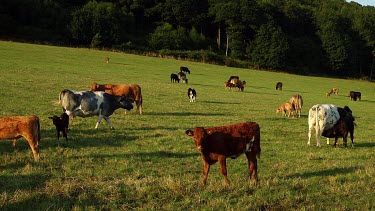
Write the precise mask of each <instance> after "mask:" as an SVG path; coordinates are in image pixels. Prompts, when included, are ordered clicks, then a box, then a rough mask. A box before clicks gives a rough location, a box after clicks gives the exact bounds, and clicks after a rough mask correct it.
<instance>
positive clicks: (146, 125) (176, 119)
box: [0, 41, 375, 210]
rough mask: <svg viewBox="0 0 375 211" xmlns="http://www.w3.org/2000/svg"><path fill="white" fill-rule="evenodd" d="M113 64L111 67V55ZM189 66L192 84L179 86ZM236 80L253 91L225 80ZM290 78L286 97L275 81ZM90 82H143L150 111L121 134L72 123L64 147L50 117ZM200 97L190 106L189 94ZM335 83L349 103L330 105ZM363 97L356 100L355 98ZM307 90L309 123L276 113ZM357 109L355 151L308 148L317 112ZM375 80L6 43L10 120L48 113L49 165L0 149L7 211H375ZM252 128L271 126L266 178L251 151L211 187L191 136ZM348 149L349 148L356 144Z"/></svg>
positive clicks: (8, 146) (2, 90)
mask: <svg viewBox="0 0 375 211" xmlns="http://www.w3.org/2000/svg"><path fill="white" fill-rule="evenodd" d="M106 57H109V58H110V63H109V64H107V63H105V58H106ZM180 66H187V67H189V69H190V71H191V74H190V75H187V78H188V79H189V84H181V83H180V84H178V83H171V82H170V74H171V73H177V72H178V70H179V67H180ZM231 75H238V76H240V79H241V80H245V81H246V82H247V86H246V87H245V90H244V92H238V91H226V90H224V86H223V83H224V81H226V80H228V78H229V76H231ZM278 81H281V82H283V84H284V86H283V91H276V90H275V84H276V83H277V82H278ZM92 82H97V83H113V84H119V83H126V84H130V83H136V84H138V85H140V86H141V87H142V92H143V98H144V100H143V112H144V113H143V114H142V115H139V114H135V113H134V111H132V112H130V113H129V114H126V115H125V112H124V110H120V109H119V110H117V111H116V112H115V113H114V114H113V115H112V116H111V119H112V122H113V125H114V127H115V130H110V129H109V126H108V125H107V123H106V122H105V121H104V120H103V122H102V123H101V124H100V126H99V129H98V130H95V129H94V127H95V124H96V119H97V118H96V117H90V118H80V117H77V118H75V119H74V120H72V121H71V122H70V127H71V131H70V133H69V134H68V137H69V139H70V140H69V141H65V140H63V139H60V141H57V138H56V136H55V127H54V125H53V124H52V122H51V120H50V119H48V117H49V116H52V115H60V114H61V112H62V109H61V107H60V106H59V104H58V95H59V92H60V91H62V90H63V89H72V90H88V89H89V86H90V84H91V83H92ZM189 87H192V88H194V89H196V91H197V102H196V103H190V102H189V100H188V97H187V94H186V92H187V89H188V88H189ZM332 87H338V88H339V89H340V92H339V95H331V97H329V98H326V96H325V92H327V91H329V90H330V89H331V88H332ZM351 90H353V91H360V92H362V100H361V101H356V102H354V101H350V99H349V98H348V97H347V93H348V91H351ZM297 93H299V94H300V95H301V96H302V97H303V100H304V105H303V108H302V116H301V118H300V119H298V118H287V117H283V116H281V115H280V114H276V108H277V107H278V106H279V105H280V104H281V103H283V102H286V101H288V100H289V98H290V96H291V95H293V94H297ZM318 103H332V104H335V105H338V106H341V107H343V106H345V105H347V106H349V107H350V108H351V110H352V111H353V115H354V117H355V118H356V121H355V122H356V124H357V127H356V128H355V132H354V136H355V146H354V147H353V148H351V147H348V148H344V147H343V145H342V140H340V145H339V147H338V148H336V149H335V148H333V147H332V142H333V140H331V145H329V146H327V145H326V141H325V139H324V138H323V139H322V147H320V148H319V147H316V146H315V144H316V141H315V138H313V139H312V146H310V147H309V146H307V133H308V124H307V114H308V110H309V108H310V107H311V106H313V105H314V104H318ZM374 106H375V84H374V83H371V82H368V81H360V80H349V79H348V80H346V79H335V78H323V77H310V76H300V75H292V74H284V73H276V72H267V71H257V70H249V69H240V68H230V67H225V66H216V65H211V64H203V63H195V62H188V61H182V60H173V59H164V58H156V57H145V56H137V55H131V54H124V53H120V52H109V51H98V50H91V49H82V48H66V47H52V46H44V45H32V44H23V43H15V42H4V41H0V116H11V115H29V114H35V115H37V116H39V118H40V121H41V135H42V139H41V143H40V156H41V160H40V162H34V161H33V156H32V153H31V150H30V149H29V146H28V144H27V142H26V141H25V139H20V140H19V141H18V142H17V148H16V149H13V147H12V142H11V140H2V141H1V142H0V209H1V210H133V209H134V210H372V209H375V191H374V187H375V178H374V176H375V163H374V161H375V156H374V154H375V140H374V135H375V134H374V131H375V130H374V129H375V128H374V124H373V123H374V117H375V108H374ZM243 121H254V122H257V123H258V124H259V125H260V128H261V148H262V154H261V157H260V159H259V160H258V166H259V168H258V172H259V175H258V176H259V182H258V183H257V184H255V183H252V182H248V181H247V160H246V157H245V156H244V155H242V156H240V157H239V158H237V159H228V160H227V168H228V178H229V180H230V182H231V184H230V186H229V187H228V186H225V184H224V180H223V176H222V175H221V173H220V170H219V165H218V164H215V165H213V166H212V167H211V170H210V173H209V176H208V180H207V184H206V186H203V187H202V186H201V185H200V184H201V180H202V176H203V174H202V171H203V162H202V158H201V156H200V154H199V153H198V151H197V150H196V149H195V146H194V143H193V140H192V139H191V138H190V137H188V136H187V135H186V134H185V130H187V129H192V128H194V127H196V126H205V127H211V126H220V125H226V124H231V123H236V122H243ZM349 146H350V145H349Z"/></svg>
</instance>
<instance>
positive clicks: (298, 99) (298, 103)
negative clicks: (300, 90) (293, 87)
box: [289, 94, 303, 118]
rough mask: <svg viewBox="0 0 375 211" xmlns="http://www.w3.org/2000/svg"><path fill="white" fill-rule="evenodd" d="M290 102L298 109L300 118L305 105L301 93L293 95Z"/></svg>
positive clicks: (297, 112)
mask: <svg viewBox="0 0 375 211" xmlns="http://www.w3.org/2000/svg"><path fill="white" fill-rule="evenodd" d="M289 103H291V104H292V106H293V108H294V110H295V111H296V116H297V114H298V118H300V117H301V110H302V106H303V100H302V96H301V95H299V94H296V95H293V96H292V97H291V98H290V99H289Z"/></svg>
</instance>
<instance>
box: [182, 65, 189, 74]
mask: <svg viewBox="0 0 375 211" xmlns="http://www.w3.org/2000/svg"><path fill="white" fill-rule="evenodd" d="M180 72H185V73H189V74H190V70H189V68H187V67H183V66H181V67H180Z"/></svg>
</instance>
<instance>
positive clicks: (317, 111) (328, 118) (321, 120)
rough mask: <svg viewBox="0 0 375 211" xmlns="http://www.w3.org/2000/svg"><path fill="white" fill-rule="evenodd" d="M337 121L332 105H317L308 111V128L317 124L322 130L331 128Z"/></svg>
mask: <svg viewBox="0 0 375 211" xmlns="http://www.w3.org/2000/svg"><path fill="white" fill-rule="evenodd" d="M339 119H340V115H339V112H338V110H337V106H335V105H333V104H317V105H314V106H313V107H311V108H310V110H309V120H308V121H309V126H312V125H316V124H318V125H319V127H320V128H321V129H322V130H327V129H330V128H332V127H333V125H335V124H336V122H337V121H338V120H339ZM321 132H322V131H321Z"/></svg>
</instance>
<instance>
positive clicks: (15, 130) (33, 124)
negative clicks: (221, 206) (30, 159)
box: [0, 115, 40, 161]
mask: <svg viewBox="0 0 375 211" xmlns="http://www.w3.org/2000/svg"><path fill="white" fill-rule="evenodd" d="M21 137H24V138H25V139H26V140H27V142H28V143H29V146H30V148H31V151H32V152H33V155H34V160H35V161H38V160H39V142H40V123H39V118H38V117H37V116H35V115H31V116H12V117H0V139H1V140H4V139H11V140H13V147H15V146H16V141H17V139H20V138H21Z"/></svg>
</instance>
